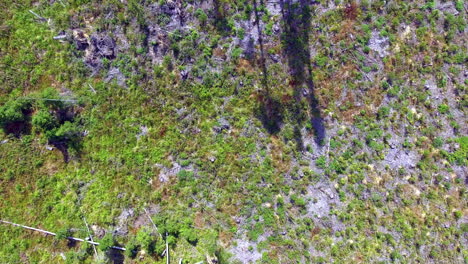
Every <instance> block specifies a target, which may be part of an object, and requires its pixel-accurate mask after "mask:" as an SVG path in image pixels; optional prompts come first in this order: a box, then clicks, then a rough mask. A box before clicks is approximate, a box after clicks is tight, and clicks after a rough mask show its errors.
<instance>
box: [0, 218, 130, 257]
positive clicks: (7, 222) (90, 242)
mask: <svg viewBox="0 0 468 264" xmlns="http://www.w3.org/2000/svg"><path fill="white" fill-rule="evenodd" d="M0 222H2V223H4V224H9V225H13V226H17V227H21V228H25V229H29V230H33V231H37V232H41V233H44V234H48V235H51V236H57V234H56V233H54V232H50V231H47V230H43V229H39V228H34V227H30V226H25V225H20V224H16V223H12V222H9V221H5V220H0ZM66 238H67V239H69V240H74V241H80V242H86V243H89V244H92V245H95V246H97V245H99V243H98V242H94V241H88V240H84V239H82V238H77V237H66ZM111 248H113V249H117V250H122V251H125V248H123V247H117V246H112V247H111Z"/></svg>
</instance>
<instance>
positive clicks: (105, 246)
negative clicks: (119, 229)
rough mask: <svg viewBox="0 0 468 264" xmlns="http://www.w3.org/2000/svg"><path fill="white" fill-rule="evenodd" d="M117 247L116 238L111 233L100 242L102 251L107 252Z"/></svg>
mask: <svg viewBox="0 0 468 264" xmlns="http://www.w3.org/2000/svg"><path fill="white" fill-rule="evenodd" d="M114 245H115V240H114V236H113V235H112V234H111V233H106V235H105V236H104V237H103V238H102V239H101V241H99V249H100V250H102V251H107V250H109V249H110V248H111V247H113V246H114Z"/></svg>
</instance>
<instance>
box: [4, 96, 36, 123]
mask: <svg viewBox="0 0 468 264" xmlns="http://www.w3.org/2000/svg"><path fill="white" fill-rule="evenodd" d="M29 108H30V104H29V103H28V102H27V101H24V100H13V101H8V102H7V103H6V104H5V105H3V106H2V107H0V126H2V127H4V126H6V125H7V124H9V123H13V122H21V121H25V120H26V115H25V114H24V112H25V111H26V110H28V109H29Z"/></svg>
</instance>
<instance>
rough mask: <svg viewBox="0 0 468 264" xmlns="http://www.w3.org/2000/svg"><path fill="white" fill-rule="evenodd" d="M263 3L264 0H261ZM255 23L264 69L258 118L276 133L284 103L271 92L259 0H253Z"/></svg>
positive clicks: (279, 126)
mask: <svg viewBox="0 0 468 264" xmlns="http://www.w3.org/2000/svg"><path fill="white" fill-rule="evenodd" d="M260 3H261V4H262V5H263V1H262V0H260ZM253 5H254V14H255V24H256V26H257V31H258V44H259V46H260V59H259V61H258V63H257V64H259V65H260V67H261V69H262V80H261V82H262V87H263V89H262V91H261V92H260V95H259V96H258V100H259V101H260V102H261V104H260V106H259V108H258V109H257V118H258V119H260V121H261V122H262V124H263V126H264V127H265V129H266V130H267V131H268V133H270V134H276V133H278V132H279V131H280V128H281V123H282V121H283V114H282V113H283V105H282V104H281V102H280V100H278V99H276V98H274V97H273V96H272V94H271V91H270V87H269V84H268V70H267V66H266V58H265V50H264V47H263V33H262V30H261V28H260V15H259V13H258V6H257V0H253Z"/></svg>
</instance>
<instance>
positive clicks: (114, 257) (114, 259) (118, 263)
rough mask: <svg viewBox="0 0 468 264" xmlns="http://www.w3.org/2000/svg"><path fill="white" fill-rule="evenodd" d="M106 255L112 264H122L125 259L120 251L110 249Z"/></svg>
mask: <svg viewBox="0 0 468 264" xmlns="http://www.w3.org/2000/svg"><path fill="white" fill-rule="evenodd" d="M106 255H107V257H108V258H109V260H110V262H111V263H113V264H123V263H124V262H125V257H124V255H123V254H122V251H121V250H117V249H113V248H111V249H109V250H108V251H107V252H106Z"/></svg>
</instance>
